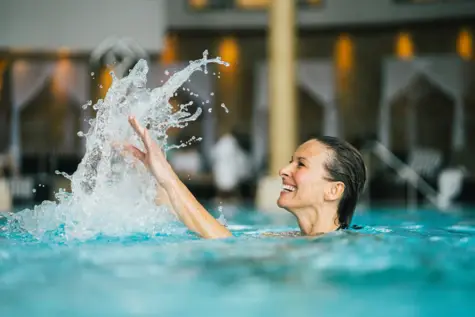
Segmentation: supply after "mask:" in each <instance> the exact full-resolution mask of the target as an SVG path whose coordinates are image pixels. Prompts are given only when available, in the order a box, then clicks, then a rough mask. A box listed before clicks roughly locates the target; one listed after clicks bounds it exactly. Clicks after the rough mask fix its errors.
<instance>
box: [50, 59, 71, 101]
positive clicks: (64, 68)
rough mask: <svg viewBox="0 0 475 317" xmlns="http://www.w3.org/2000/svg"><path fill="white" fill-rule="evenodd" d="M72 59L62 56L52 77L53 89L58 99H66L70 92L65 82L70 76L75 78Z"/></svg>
mask: <svg viewBox="0 0 475 317" xmlns="http://www.w3.org/2000/svg"><path fill="white" fill-rule="evenodd" d="M73 72H74V68H73V65H72V63H71V60H69V59H66V58H62V59H60V60H59V61H58V62H57V63H56V68H55V71H54V74H53V78H52V85H51V90H52V92H53V95H54V96H55V98H57V99H58V100H62V101H64V99H66V98H67V96H68V94H67V91H65V88H64V87H63V83H65V82H68V81H69V80H68V79H69V78H71V77H72V78H75V74H74V73H73Z"/></svg>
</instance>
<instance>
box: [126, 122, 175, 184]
mask: <svg viewBox="0 0 475 317" xmlns="http://www.w3.org/2000/svg"><path fill="white" fill-rule="evenodd" d="M129 123H130V125H131V126H132V128H133V129H134V130H135V132H136V133H137V134H138V136H139V137H140V139H141V140H142V142H143V144H144V146H145V151H146V152H142V151H141V150H139V149H138V148H136V147H135V146H133V145H132V144H127V145H125V150H126V151H128V152H130V153H131V154H132V155H133V156H135V157H136V158H137V159H139V160H140V161H141V162H142V163H143V164H144V165H145V166H146V167H147V168H148V170H149V171H150V172H151V173H152V175H153V176H154V177H155V178H156V179H157V181H158V183H159V184H160V185H164V184H166V183H168V182H170V181H172V180H173V179H174V178H175V176H176V175H175V172H174V171H173V169H172V167H171V166H170V164H169V163H168V161H167V159H166V158H165V155H164V154H163V151H162V149H161V148H160V147H159V146H158V144H157V143H156V142H154V141H153V140H152V138H151V137H150V133H149V132H148V129H145V128H144V127H142V126H141V125H140V124H139V123H138V121H137V119H136V118H135V117H133V116H130V117H129Z"/></svg>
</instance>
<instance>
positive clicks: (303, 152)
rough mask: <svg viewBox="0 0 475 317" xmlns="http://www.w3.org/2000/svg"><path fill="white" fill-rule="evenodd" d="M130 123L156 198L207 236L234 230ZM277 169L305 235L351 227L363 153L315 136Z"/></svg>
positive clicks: (285, 203)
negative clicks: (155, 185)
mask: <svg viewBox="0 0 475 317" xmlns="http://www.w3.org/2000/svg"><path fill="white" fill-rule="evenodd" d="M129 123H130V124H131V126H132V127H133V129H134V130H135V132H136V133H137V134H138V135H139V136H140V138H141V139H142V142H143V143H144V146H145V152H143V151H141V150H139V149H138V148H136V147H135V146H133V145H126V150H127V151H129V152H131V153H132V154H133V155H134V156H135V157H136V158H138V159H139V160H140V161H142V163H143V164H145V166H146V167H147V168H148V169H149V170H150V172H151V173H152V175H153V176H154V177H155V178H156V180H157V182H158V184H159V193H158V197H160V198H161V199H163V201H162V202H158V203H167V204H170V207H171V209H172V210H173V212H174V213H175V214H176V216H177V217H178V218H179V219H180V220H181V221H182V222H183V223H184V224H185V225H186V226H187V227H188V228H189V229H190V230H191V231H193V232H195V233H197V234H199V235H200V236H201V237H203V238H226V237H230V236H232V234H231V232H230V231H229V230H228V229H227V228H226V227H225V226H223V225H222V224H221V223H219V222H218V221H217V220H216V219H215V218H214V217H213V216H212V215H210V214H209V212H208V211H207V210H206V209H205V208H204V207H203V206H202V205H201V204H200V203H199V202H198V200H197V199H196V198H195V197H194V196H193V194H192V193H191V192H190V191H189V190H188V188H187V187H186V186H185V185H184V184H183V183H182V182H181V181H180V179H179V178H178V176H177V175H176V174H175V172H174V171H173V169H172V168H171V166H170V164H169V163H168V161H167V159H166V158H165V156H164V155H163V153H162V150H161V149H160V147H159V146H158V144H156V143H155V142H154V141H153V140H152V138H151V137H150V134H149V132H148V130H147V129H145V128H143V127H142V126H141V125H140V124H139V123H138V122H137V120H136V119H135V118H134V117H130V118H129ZM279 175H280V176H281V178H282V191H281V192H280V196H279V199H278V200H277V204H278V206H279V207H281V208H283V209H286V210H287V211H289V212H291V213H292V214H293V215H294V216H295V217H296V218H297V221H298V224H299V226H300V230H301V233H302V235H307V236H315V235H319V234H324V233H327V232H331V231H335V230H338V229H346V228H348V226H349V224H350V223H351V219H352V217H353V213H354V211H355V207H356V203H357V201H358V198H359V196H360V194H361V193H362V192H363V188H364V185H365V182H366V168H365V165H364V162H363V158H362V157H361V154H360V153H359V152H358V151H357V150H356V149H355V148H354V147H352V146H351V145H350V144H348V143H347V142H344V141H341V140H339V139H337V138H333V137H323V138H319V139H311V140H309V141H307V142H305V143H303V144H302V145H300V146H299V147H298V149H297V150H296V152H295V153H294V155H293V157H292V159H291V161H290V162H289V164H288V165H287V166H286V167H284V168H282V169H281V170H280V172H279Z"/></svg>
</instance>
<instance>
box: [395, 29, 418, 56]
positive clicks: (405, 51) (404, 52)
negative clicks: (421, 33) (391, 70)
mask: <svg viewBox="0 0 475 317" xmlns="http://www.w3.org/2000/svg"><path fill="white" fill-rule="evenodd" d="M396 54H397V56H398V57H399V58H401V59H406V60H407V59H411V58H412V57H413V56H414V45H413V43H412V37H411V35H410V34H409V33H406V32H401V33H399V35H398V37H397V41H396Z"/></svg>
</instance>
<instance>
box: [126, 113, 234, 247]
mask: <svg viewBox="0 0 475 317" xmlns="http://www.w3.org/2000/svg"><path fill="white" fill-rule="evenodd" d="M129 123H130V125H131V126H132V127H133V128H134V130H135V132H136V133H137V134H138V135H139V137H140V138H141V139H142V142H143V143H144V146H145V152H143V151H141V150H139V149H138V148H136V147H135V146H133V145H130V144H129V145H126V149H127V150H128V151H129V152H131V153H132V154H133V155H134V156H135V157H136V158H138V159H139V160H140V161H141V162H142V163H143V164H145V166H146V167H147V168H148V169H149V170H150V172H151V173H152V175H153V176H154V177H155V178H156V180H157V182H158V184H159V186H158V189H157V196H158V202H159V203H169V205H170V207H171V208H172V209H173V212H174V213H175V214H176V216H177V217H178V218H179V219H180V220H181V221H182V222H183V223H184V224H185V226H187V227H188V229H190V230H191V231H193V232H195V233H197V234H199V235H200V236H201V237H203V238H226V237H230V236H232V234H231V232H230V231H229V230H228V229H227V228H226V227H225V226H223V225H222V224H221V223H219V221H218V220H216V219H215V218H214V217H213V216H212V215H211V214H210V213H209V212H208V211H207V210H206V209H205V208H204V207H203V206H202V205H201V204H200V202H199V201H198V200H197V199H196V198H195V196H193V194H192V193H191V192H190V191H189V190H188V188H187V187H186V186H185V184H183V182H182V181H181V180H180V179H179V177H178V176H177V175H176V173H175V172H174V171H173V169H172V167H171V166H170V164H169V163H168V161H167V159H166V158H165V156H164V154H163V152H162V150H161V148H160V147H159V146H158V145H157V144H156V143H155V142H154V141H153V140H152V138H151V137H150V134H149V132H148V130H147V129H145V128H143V127H142V126H141V125H140V124H139V123H138V121H137V119H135V117H130V118H129ZM161 190H164V191H165V192H166V194H167V197H165V196H164V197H163V198H161V196H160V195H161V194H163V192H162V193H160V191H161ZM161 199H163V201H160V200H161Z"/></svg>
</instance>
